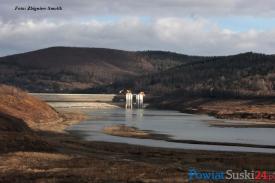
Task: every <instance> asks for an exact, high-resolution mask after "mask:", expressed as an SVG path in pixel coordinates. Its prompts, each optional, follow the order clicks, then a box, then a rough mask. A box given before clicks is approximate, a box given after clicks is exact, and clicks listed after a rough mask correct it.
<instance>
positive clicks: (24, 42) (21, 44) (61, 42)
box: [0, 18, 275, 55]
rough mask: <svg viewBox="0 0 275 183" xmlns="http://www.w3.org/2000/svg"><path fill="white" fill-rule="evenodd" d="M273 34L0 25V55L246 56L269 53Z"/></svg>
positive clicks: (175, 26)
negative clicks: (70, 50)
mask: <svg viewBox="0 0 275 183" xmlns="http://www.w3.org/2000/svg"><path fill="white" fill-rule="evenodd" d="M272 40H275V30H269V31H261V32H259V31H256V30H249V31H246V32H233V31H231V30H225V29H221V28H219V27H218V26H217V25H215V24H214V23H212V22H209V21H208V20H206V19H196V20H190V19H182V18H159V19H155V20H154V21H153V22H151V23H150V24H147V23H144V22H142V21H140V20H139V18H127V19H122V20H120V21H117V22H115V23H114V22H111V23H106V22H105V23H102V22H99V21H95V20H93V21H90V22H86V23H71V22H69V23H53V22H50V21H46V20H45V21H26V22H24V23H21V24H16V25H13V24H3V23H2V24H1V26H0V48H3V49H1V50H0V54H1V55H6V54H12V53H17V52H24V51H30V50H35V49H39V48H45V47H50V46H84V47H107V48H117V49H125V50H147V49H150V50H151V49H153V50H170V51H176V52H181V53H187V54H193V55H227V54H233V53H239V52H246V51H256V52H265V53H273V52H274V50H273V48H274V45H275V41H272Z"/></svg>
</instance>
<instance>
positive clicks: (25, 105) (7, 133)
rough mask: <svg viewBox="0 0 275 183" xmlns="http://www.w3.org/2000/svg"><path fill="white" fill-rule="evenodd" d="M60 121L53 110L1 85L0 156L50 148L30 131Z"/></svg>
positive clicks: (24, 94)
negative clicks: (40, 125) (13, 152)
mask: <svg viewBox="0 0 275 183" xmlns="http://www.w3.org/2000/svg"><path fill="white" fill-rule="evenodd" d="M61 119H62V118H61V117H60V116H59V114H58V113H57V112H56V111H55V110H54V109H52V108H51V107H49V106H48V105H47V104H45V103H43V102H41V101H39V100H38V99H36V98H34V97H32V96H29V95H28V94H27V93H25V92H23V91H22V90H20V89H17V88H14V87H10V86H6V85H0V153H3V152H10V151H20V150H25V151H26V150H32V151H40V150H50V149H52V148H51V147H50V146H49V144H48V143H47V142H46V141H45V140H43V139H42V138H41V137H40V136H39V135H38V134H37V133H36V132H35V131H33V129H35V128H36V127H38V126H39V124H41V123H53V122H56V121H58V120H61ZM30 127H32V128H33V129H31V128H30Z"/></svg>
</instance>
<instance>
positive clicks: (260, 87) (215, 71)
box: [90, 52, 275, 97]
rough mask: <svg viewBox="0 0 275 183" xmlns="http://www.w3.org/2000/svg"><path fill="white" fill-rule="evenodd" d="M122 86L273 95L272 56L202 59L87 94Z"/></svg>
mask: <svg viewBox="0 0 275 183" xmlns="http://www.w3.org/2000/svg"><path fill="white" fill-rule="evenodd" d="M123 86H127V87H128V88H132V89H134V90H136V91H138V90H144V91H145V92H147V93H151V94H155V95H167V94H168V95H169V94H171V95H172V93H173V94H178V95H188V96H205V97H255V96H259V97H261V96H274V95H275V56H274V55H264V54H257V53H251V52H249V53H243V54H239V55H234V56H224V57H211V58H205V59H203V60H201V61H195V62H189V63H185V64H182V65H180V66H176V67H173V68H170V69H167V70H165V71H161V72H158V73H151V74H147V75H145V76H141V77H136V78H135V79H134V80H133V79H129V80H128V81H125V82H121V81H120V82H117V83H114V84H112V85H110V86H102V87H97V88H93V89H92V90H90V91H102V92H113V91H115V90H117V89H118V88H121V87H123Z"/></svg>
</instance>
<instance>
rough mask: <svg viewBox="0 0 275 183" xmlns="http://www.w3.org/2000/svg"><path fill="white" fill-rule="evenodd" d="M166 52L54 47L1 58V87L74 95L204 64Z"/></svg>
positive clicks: (192, 58)
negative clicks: (168, 70) (74, 93)
mask: <svg viewBox="0 0 275 183" xmlns="http://www.w3.org/2000/svg"><path fill="white" fill-rule="evenodd" d="M202 59H204V57H197V56H188V55H183V54H177V53H172V52H163V51H139V52H131V51H123V50H114V49H106V48H74V47H51V48H46V49H41V50H37V51H32V52H27V53H22V54H16V55H10V56H6V57H1V58H0V83H4V84H9V85H14V86H17V87H20V88H23V89H26V90H29V91H31V92H72V91H75V90H82V89H87V88H93V87H96V86H100V85H109V84H112V83H114V82H117V81H123V80H124V79H129V78H134V77H137V76H141V75H144V74H151V73H157V72H160V71H164V70H166V69H169V68H172V67H175V66H178V65H181V64H184V63H188V62H193V61H198V60H202Z"/></svg>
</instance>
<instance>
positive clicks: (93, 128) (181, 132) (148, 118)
mask: <svg viewBox="0 0 275 183" xmlns="http://www.w3.org/2000/svg"><path fill="white" fill-rule="evenodd" d="M83 110H84V109H83ZM84 112H85V113H86V114H87V115H88V116H89V117H88V119H87V120H86V121H84V122H81V123H79V124H77V125H73V126H70V127H69V128H68V129H67V130H68V131H74V132H77V133H79V134H81V135H83V138H85V139H86V140H90V141H106V142H119V143H128V144H135V145H145V146H151V147H165V148H180V149H198V150H214V151H238V152H265V153H275V149H271V148H254V147H243V146H223V145H204V144H186V143H178V142H167V141H165V140H153V139H137V138H129V137H118V136H112V135H107V134H104V133H102V129H103V128H104V127H106V126H110V125H120V124H122V125H127V126H130V127H136V128H138V129H140V130H148V131H152V132H153V133H158V134H167V135H169V136H171V138H172V139H176V140H197V141H207V142H209V141H210V142H222V143H224V142H225V143H242V144H256V145H275V140H274V139H275V128H249V127H248V128H232V127H213V126H210V125H209V124H208V122H207V121H209V120H218V119H216V118H214V117H211V116H207V115H193V114H185V113H180V112H177V111H167V110H148V109H133V110H130V109H129V110H125V109H121V108H119V109H104V110H102V109H100V110H91V109H85V110H84Z"/></svg>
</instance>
